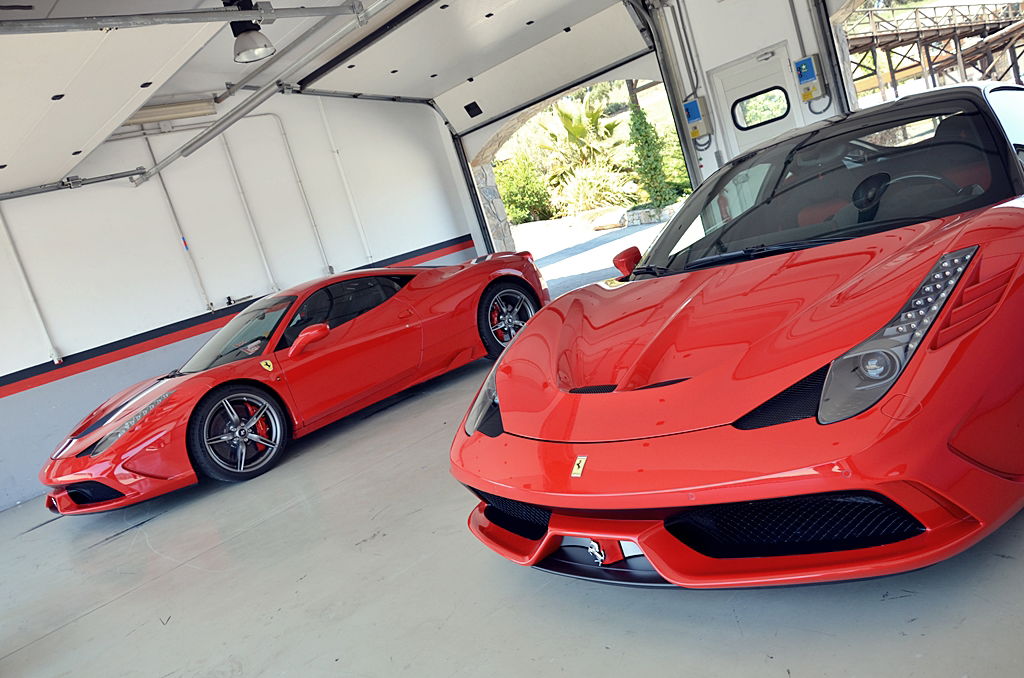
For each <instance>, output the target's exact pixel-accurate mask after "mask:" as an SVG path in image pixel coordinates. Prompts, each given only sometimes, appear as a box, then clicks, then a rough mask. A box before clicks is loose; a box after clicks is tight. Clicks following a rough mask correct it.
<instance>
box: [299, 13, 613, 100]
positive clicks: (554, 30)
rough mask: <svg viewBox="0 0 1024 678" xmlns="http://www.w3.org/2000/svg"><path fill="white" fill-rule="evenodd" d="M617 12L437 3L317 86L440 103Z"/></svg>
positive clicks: (322, 79) (314, 86)
mask: <svg viewBox="0 0 1024 678" xmlns="http://www.w3.org/2000/svg"><path fill="white" fill-rule="evenodd" d="M613 4H620V3H619V0H589V1H588V2H552V1H551V0H491V1H484V2H481V1H476V2H466V1H465V0H463V1H462V2H458V1H457V0H455V1H452V2H447V3H444V2H442V3H435V4H434V5H433V6H432V7H430V8H428V9H426V10H424V11H423V12H421V13H420V14H418V15H416V17H415V19H414V20H412V21H409V22H408V23H406V24H404V25H403V26H401V27H399V28H398V29H396V30H395V31H393V32H391V33H389V34H388V35H387V37H386V38H384V39H382V40H380V41H379V42H377V43H375V44H373V45H372V46H370V47H369V48H368V49H366V50H364V51H363V52H361V53H359V54H357V55H355V56H354V57H352V58H351V59H348V60H346V61H344V62H342V63H340V64H338V67H337V68H336V69H335V70H333V71H331V72H330V73H328V74H327V75H325V76H324V77H322V78H320V79H319V80H317V81H315V82H313V83H311V84H310V85H309V86H310V87H312V88H315V89H324V90H333V91H342V92H361V93H374V94H396V95H401V96H407V97H418V98H424V99H434V98H436V97H438V96H440V95H441V94H442V93H444V92H447V91H448V90H450V89H451V88H453V87H455V86H456V85H459V84H461V83H463V82H466V81H467V80H468V79H469V78H471V77H474V76H477V75H480V74H481V73H483V72H484V71H487V70H489V69H491V68H493V67H495V66H497V65H498V64H500V63H502V62H504V61H507V60H508V59H511V58H512V57H514V56H516V55H517V54H519V53H521V52H524V51H526V50H528V49H530V48H532V47H534V46H536V45H538V44H540V43H541V42H543V41H545V40H547V39H548V38H551V37H553V36H555V35H559V34H561V33H563V31H564V29H565V28H567V27H570V28H571V27H572V26H575V25H576V24H577V23H579V22H580V21H583V20H584V19H587V18H588V17H590V16H591V15H593V14H595V13H597V12H600V11H601V10H603V9H605V8H606V7H609V6H610V5H613Z"/></svg>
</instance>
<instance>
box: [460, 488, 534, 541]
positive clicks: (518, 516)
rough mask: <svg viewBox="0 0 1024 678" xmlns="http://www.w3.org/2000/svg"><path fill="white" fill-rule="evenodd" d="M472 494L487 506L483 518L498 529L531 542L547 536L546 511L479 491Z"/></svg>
mask: <svg viewBox="0 0 1024 678" xmlns="http://www.w3.org/2000/svg"><path fill="white" fill-rule="evenodd" d="M470 489H472V488H470ZM473 492H474V493H475V494H476V495H477V496H478V497H480V498H481V499H482V500H483V501H484V502H485V503H486V504H487V508H485V509H484V516H486V517H487V519H488V520H490V521H491V522H492V523H494V524H495V525H497V526H498V527H501V528H504V529H506V530H508V531H509V532H512V533H513V534H518V535H519V536H520V537H525V538H526V539H530V540H533V541H537V540H538V539H540V538H541V537H543V536H544V535H545V534H547V531H548V521H549V520H551V511H549V510H548V509H546V508H543V507H540V506H534V505H533V504H527V503H526V502H522V501H516V500H514V499H505V498H504V497H499V496H496V495H493V494H490V493H488V492H482V491H480V490H473Z"/></svg>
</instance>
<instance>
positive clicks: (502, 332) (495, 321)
mask: <svg viewBox="0 0 1024 678" xmlns="http://www.w3.org/2000/svg"><path fill="white" fill-rule="evenodd" d="M497 324H498V302H497V301H495V302H493V303H491V327H494V326H495V325H497ZM496 334H498V335H499V336H498V339H499V340H500V341H507V339H506V338H505V330H498V331H497V332H496Z"/></svg>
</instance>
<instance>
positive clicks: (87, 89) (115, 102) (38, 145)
mask: <svg viewBox="0 0 1024 678" xmlns="http://www.w3.org/2000/svg"><path fill="white" fill-rule="evenodd" d="M217 29H218V27H217V26H214V25H209V24H189V25H182V26H148V27H145V28H133V29H131V30H118V31H106V32H102V31H88V32H75V33H43V34H35V35H3V36H0V82H2V83H4V90H5V92H6V94H7V96H4V97H3V98H2V99H0V129H3V131H4V133H3V135H2V136H0V192H4V191H11V190H16V189H21V188H28V187H31V186H36V185H39V184H44V183H49V182H53V181H59V180H60V179H62V178H63V177H65V176H67V175H68V174H69V173H70V172H71V170H72V169H73V168H74V167H75V165H77V164H78V163H79V162H80V161H81V160H83V159H84V158H85V157H86V156H87V155H88V154H89V152H90V151H92V150H93V149H94V148H95V147H96V146H98V145H99V144H100V143H102V142H103V140H104V139H106V138H107V137H108V136H109V135H110V133H111V132H113V131H114V130H115V129H117V127H118V126H120V125H121V123H122V122H124V120H125V119H126V118H128V116H130V115H131V114H132V113H134V112H135V110H136V109H137V108H138V107H139V106H141V105H142V104H143V103H145V102H146V100H147V99H149V97H150V96H151V94H152V92H153V91H155V90H156V88H158V87H160V85H162V84H163V83H164V82H165V81H167V79H169V78H170V77H171V76H172V75H173V74H174V73H175V72H176V71H177V70H178V69H179V68H180V67H181V66H182V64H184V63H185V62H186V61H187V60H188V59H189V58H190V57H191V56H192V54H194V53H195V51H196V50H198V49H199V48H200V47H202V46H203V45H204V44H205V43H206V41H207V40H209V38H210V37H211V36H212V35H213V34H214V33H215V32H216V31H217Z"/></svg>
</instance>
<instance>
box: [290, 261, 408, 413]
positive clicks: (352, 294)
mask: <svg viewBox="0 0 1024 678" xmlns="http://www.w3.org/2000/svg"><path fill="white" fill-rule="evenodd" d="M403 283H404V280H403V279H402V278H401V277H399V276H364V277H360V278H351V279H348V280H343V281H341V282H337V283H334V284H332V285H328V286H326V287H324V288H322V289H320V290H317V291H316V292H315V293H313V294H312V295H310V297H308V298H307V299H306V301H305V302H303V303H302V305H301V306H300V307H299V308H298V309H297V310H296V312H295V314H294V316H293V317H292V319H291V321H290V322H289V324H288V326H287V327H286V328H285V331H284V334H283V337H282V339H281V342H280V344H279V346H278V350H277V351H276V353H275V357H276V359H277V362H278V364H279V365H280V366H281V369H282V370H283V371H284V375H285V378H286V379H287V380H288V386H289V389H290V390H291V393H292V397H293V399H294V401H295V404H296V406H297V407H298V409H299V416H300V417H301V418H302V419H303V421H304V422H306V423H307V424H308V423H312V422H315V421H317V420H320V419H323V418H326V417H334V416H338V415H339V413H340V412H341V411H342V410H345V409H350V408H353V407H358V406H359V405H361V404H369V403H370V402H373V401H374V400H375V399H376V397H375V396H378V395H380V394H382V393H383V392H385V391H388V390H394V389H395V388H396V386H397V387H399V388H400V387H401V384H403V383H408V382H411V381H412V380H413V378H414V377H415V375H416V374H417V372H418V369H419V365H420V360H421V357H422V353H423V330H422V326H421V323H420V321H419V319H418V317H417V316H416V313H415V311H414V310H413V309H412V307H410V306H409V305H408V304H406V303H404V302H403V301H402V300H401V299H400V298H398V299H395V298H392V297H393V296H394V294H395V293H396V292H397V291H398V290H399V289H401V285H402V284H403ZM317 323H326V324H327V325H328V327H329V328H330V331H329V332H328V334H327V337H326V338H324V339H321V340H320V341H317V342H315V343H312V344H309V345H308V346H306V347H305V349H304V350H303V351H302V352H301V353H300V354H298V355H295V356H291V357H289V356H288V349H289V348H290V346H291V344H292V342H294V340H295V338H296V337H297V336H298V334H299V332H301V331H302V330H303V329H304V328H306V327H308V326H310V325H313V324H317ZM381 397H382V396H381Z"/></svg>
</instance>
